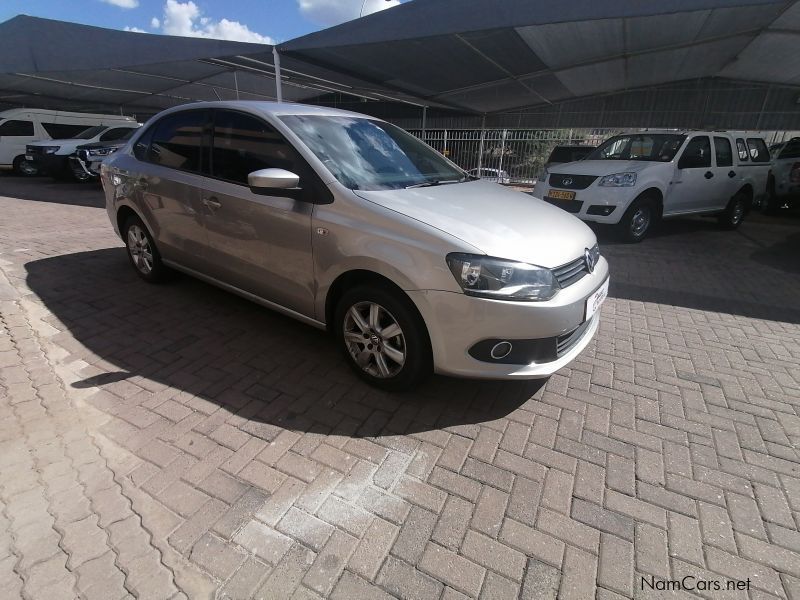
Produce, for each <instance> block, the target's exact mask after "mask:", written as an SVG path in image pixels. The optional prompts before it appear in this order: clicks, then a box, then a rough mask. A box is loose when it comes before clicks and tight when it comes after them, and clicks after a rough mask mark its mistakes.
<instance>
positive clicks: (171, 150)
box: [147, 110, 208, 172]
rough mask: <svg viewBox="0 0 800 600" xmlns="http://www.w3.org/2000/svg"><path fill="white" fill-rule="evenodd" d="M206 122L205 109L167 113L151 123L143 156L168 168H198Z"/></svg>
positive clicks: (187, 169) (196, 170)
mask: <svg viewBox="0 0 800 600" xmlns="http://www.w3.org/2000/svg"><path fill="white" fill-rule="evenodd" d="M207 123H208V111H205V110H188V111H182V112H179V113H175V114H172V115H167V116H166V117H164V118H163V119H161V120H160V121H159V122H158V123H157V124H156V126H155V131H154V132H153V138H152V141H151V143H150V148H149V150H148V152H147V160H148V161H149V162H151V163H155V164H157V165H162V166H164V167H169V168H171V169H180V170H181V171H193V172H199V171H200V168H201V164H202V160H201V156H202V148H203V134H204V131H205V128H206V125H207Z"/></svg>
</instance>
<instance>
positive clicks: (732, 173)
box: [728, 171, 736, 177]
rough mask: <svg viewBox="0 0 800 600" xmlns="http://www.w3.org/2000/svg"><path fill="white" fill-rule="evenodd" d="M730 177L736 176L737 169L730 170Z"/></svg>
mask: <svg viewBox="0 0 800 600" xmlns="http://www.w3.org/2000/svg"><path fill="white" fill-rule="evenodd" d="M728 177H736V171H728Z"/></svg>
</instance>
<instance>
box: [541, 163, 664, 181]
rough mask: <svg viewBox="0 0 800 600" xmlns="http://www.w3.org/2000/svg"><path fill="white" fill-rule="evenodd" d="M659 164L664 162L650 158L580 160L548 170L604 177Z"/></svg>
mask: <svg viewBox="0 0 800 600" xmlns="http://www.w3.org/2000/svg"><path fill="white" fill-rule="evenodd" d="M658 164H663V163H658V162H655V161H649V160H579V161H577V162H571V163H563V164H558V165H554V166H553V167H551V168H548V171H549V172H550V173H558V174H559V175H595V176H598V177H602V176H603V175H611V174H613V173H638V172H640V171H643V170H644V169H647V168H648V167H652V166H653V165H658Z"/></svg>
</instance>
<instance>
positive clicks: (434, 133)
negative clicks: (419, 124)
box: [409, 129, 617, 185]
mask: <svg viewBox="0 0 800 600" xmlns="http://www.w3.org/2000/svg"><path fill="white" fill-rule="evenodd" d="M409 132H410V133H412V134H413V135H415V136H417V137H418V138H420V139H421V140H422V141H424V142H425V143H427V144H429V145H430V146H432V147H433V148H434V149H436V150H438V151H439V152H441V153H442V154H444V155H445V156H446V157H448V158H449V159H450V160H452V161H453V162H454V163H456V164H457V165H458V166H460V167H461V168H462V169H465V170H467V171H471V170H472V169H482V170H483V172H482V176H483V177H490V178H495V177H501V175H500V174H501V173H502V172H505V174H503V175H502V178H503V179H506V178H508V180H509V183H515V184H519V185H532V184H534V183H536V179H537V177H539V176H540V175H541V174H542V171H543V170H544V165H545V163H546V162H547V158H548V157H549V156H550V152H551V151H552V150H553V148H554V147H555V146H561V145H570V146H583V145H588V146H596V145H598V144H599V143H600V142H602V141H603V140H604V139H606V138H608V137H610V136H612V135H615V134H616V133H617V131H616V130H610V129H537V130H532V129H484V130H480V129H428V130H425V132H424V135H423V131H422V130H421V129H410V130H409ZM486 169H490V171H488V172H487V171H486ZM504 182H505V181H504Z"/></svg>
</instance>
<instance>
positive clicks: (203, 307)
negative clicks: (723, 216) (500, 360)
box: [0, 177, 800, 600]
mask: <svg viewBox="0 0 800 600" xmlns="http://www.w3.org/2000/svg"><path fill="white" fill-rule="evenodd" d="M0 196H3V197H0V215H2V216H1V217H0V326H2V333H0V395H1V396H2V400H1V401H0V508H2V511H1V512H0V597H2V598H17V597H24V598H26V599H34V598H48V599H49V598H62V597H63V598H75V597H85V598H95V597H96V598H104V599H112V598H114V599H117V598H129V597H137V598H172V597H175V598H178V597H184V595H185V596H187V597H190V598H208V597H214V596H215V595H216V596H217V597H219V598H228V599H231V600H238V599H245V598H268V599H273V598H274V599H284V598H293V599H300V598H302V599H307V598H318V597H330V598H334V599H337V600H338V599H343V600H354V599H359V598H365V599H366V598H369V599H373V598H392V597H397V598H435V599H447V600H455V599H457V598H465V597H468V598H524V599H529V598H554V597H560V598H566V599H572V598H594V597H596V598H602V599H609V600H610V599H613V598H620V597H646V598H658V597H662V596H663V597H667V596H671V595H674V596H680V595H681V593H679V592H675V591H672V592H659V591H651V590H649V588H646V589H645V590H644V591H642V589H641V588H642V578H643V577H644V578H646V579H647V580H648V581H650V580H651V578H655V580H656V581H662V580H666V579H675V578H681V577H683V576H684V575H687V574H689V575H693V576H695V577H697V578H698V579H702V580H716V581H721V582H722V583H723V585H724V584H725V580H726V578H729V577H733V578H737V579H744V578H749V579H750V581H751V588H750V590H749V591H740V592H735V593H734V592H726V591H722V592H718V591H712V592H706V591H695V592H694V593H696V594H699V595H701V596H707V597H710V598H725V597H737V598H750V599H752V600H756V599H767V598H776V597H777V598H787V599H789V600H797V599H798V598H800V532H799V531H798V525H800V464H798V459H799V458H800V457H799V456H798V452H797V447H798V444H800V416H798V409H800V306H798V299H800V261H798V258H797V257H798V256H799V255H800V253H798V250H800V226H799V225H800V221H797V220H787V221H785V222H783V223H777V224H776V223H771V222H765V221H762V222H748V223H745V225H744V226H743V227H742V228H741V230H740V231H739V232H736V233H729V232H721V231H719V230H717V229H716V228H715V226H714V224H713V223H712V222H711V221H705V220H692V221H682V222H676V223H671V224H669V225H667V226H665V228H664V230H663V231H662V233H661V234H660V235H659V236H658V237H655V238H653V239H650V240H647V241H646V242H645V243H643V244H641V245H639V246H620V245H615V244H614V243H612V242H610V241H606V243H605V244H604V245H603V251H604V253H605V255H606V256H608V257H609V260H610V261H611V266H612V270H613V275H614V283H613V286H612V289H611V298H610V299H609V300H608V302H607V304H606V305H605V306H604V308H603V321H602V325H601V329H600V332H599V334H598V336H597V339H596V341H595V342H594V343H593V344H592V345H591V346H590V347H589V348H588V349H587V350H586V351H585V352H584V353H583V354H582V356H581V357H580V358H579V360H577V361H576V362H575V363H574V364H573V365H571V367H570V368H568V369H564V370H563V371H561V372H559V373H558V374H556V375H555V376H554V377H552V378H551V379H550V380H549V381H548V382H547V384H546V385H545V386H543V387H542V386H541V385H537V384H535V383H514V384H508V383H487V382H481V383H476V382H466V381H458V380H450V379H445V378H438V377H437V378H433V379H432V380H431V381H430V382H429V383H428V384H426V385H425V386H424V387H423V388H422V389H421V390H420V391H419V392H417V393H415V394H408V395H404V396H390V395H385V394H382V393H378V392H376V391H374V390H372V389H370V388H368V387H366V386H364V385H362V384H361V383H359V382H358V381H357V380H356V379H355V378H354V377H353V376H352V375H351V374H350V373H349V371H348V370H347V369H346V366H345V365H344V364H343V362H342V361H341V360H340V359H339V357H338V356H337V355H336V353H335V351H334V348H333V347H332V344H331V342H330V341H329V340H328V339H327V338H326V336H325V335H324V334H322V333H320V332H317V331H315V330H313V329H310V328H308V327H305V326H303V325H300V324H297V323H295V322H293V321H290V320H287V319H284V318H282V317H280V316H278V315H275V314H273V313H270V312H269V311H266V310H262V309H260V308H259V307H257V306H255V305H252V304H250V303H247V302H245V301H242V300H240V299H238V298H235V297H233V296H231V295H229V294H226V293H224V292H221V291H218V290H216V289H213V288H211V287H208V286H206V285H204V284H202V283H199V282H197V281H194V280H191V279H189V278H181V279H179V280H178V281H176V282H174V283H172V284H169V285H166V286H158V287H154V286H147V285H145V284H144V283H142V282H141V281H139V280H138V279H137V278H136V277H135V275H134V274H133V273H132V272H131V270H130V268H129V267H128V265H127V264H126V259H125V256H124V253H123V250H122V248H121V247H120V242H119V241H118V240H117V239H116V238H115V237H114V236H113V234H112V232H111V229H110V227H109V225H108V223H107V220H106V215H105V212H104V211H103V210H102V208H100V206H101V205H100V195H99V193H98V192H97V191H96V190H95V189H92V188H82V187H79V186H65V185H55V184H48V183H46V182H45V181H20V180H17V179H14V178H9V177H4V178H0ZM691 581H693V580H691ZM683 595H684V596H692V594H690V593H684V594H683Z"/></svg>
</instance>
